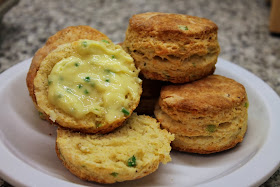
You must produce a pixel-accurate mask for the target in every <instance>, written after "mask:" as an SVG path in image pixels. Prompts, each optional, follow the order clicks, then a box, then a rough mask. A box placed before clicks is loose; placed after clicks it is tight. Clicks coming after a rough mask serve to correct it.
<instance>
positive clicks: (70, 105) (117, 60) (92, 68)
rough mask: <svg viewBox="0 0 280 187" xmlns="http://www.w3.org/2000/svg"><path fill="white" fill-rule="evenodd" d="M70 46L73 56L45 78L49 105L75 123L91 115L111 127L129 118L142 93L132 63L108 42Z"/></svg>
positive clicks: (81, 41)
mask: <svg viewBox="0 0 280 187" xmlns="http://www.w3.org/2000/svg"><path fill="white" fill-rule="evenodd" d="M72 46H73V47H74V49H75V51H76V53H74V54H73V56H70V57H68V58H65V59H62V60H61V61H59V62H58V63H57V64H56V65H55V66H54V67H53V69H52V71H51V73H50V75H49V77H48V81H49V88H48V99H49V101H50V103H51V104H53V105H55V106H57V107H58V108H60V109H62V110H63V111H64V112H66V113H67V114H69V115H71V116H73V117H75V118H77V119H81V118H83V117H84V116H86V115H87V114H89V113H93V114H95V115H96V116H99V117H102V118H104V119H105V121H107V122H109V123H110V122H113V121H114V120H116V119H117V118H120V117H123V116H124V115H128V114H127V111H128V110H129V107H130V101H131V99H132V100H135V99H136V98H137V97H139V89H141V85H140V83H141V80H140V79H139V78H138V73H139V70H137V69H136V68H135V66H134V63H133V59H132V58H131V57H130V56H129V55H128V54H126V53H125V52H124V51H123V49H122V48H121V47H120V46H115V45H114V44H112V43H108V42H107V41H91V40H80V41H77V42H74V43H73V44H72ZM128 98H130V99H128Z"/></svg>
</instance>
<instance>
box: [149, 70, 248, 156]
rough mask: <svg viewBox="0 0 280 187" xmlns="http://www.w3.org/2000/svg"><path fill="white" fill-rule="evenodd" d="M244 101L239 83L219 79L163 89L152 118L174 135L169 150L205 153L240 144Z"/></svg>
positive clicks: (220, 77) (245, 124)
mask: <svg viewBox="0 0 280 187" xmlns="http://www.w3.org/2000/svg"><path fill="white" fill-rule="evenodd" d="M247 110H248V100H247V94H246V90H245V88H244V86H243V85H241V84H240V83H238V82H236V81H234V80H232V79H229V78H226V77H223V76H220V75H210V76H208V77H206V78H204V79H201V80H198V81H195V82H192V83H188V84H184V85H168V86H164V87H163V88H162V90H161V93H160V98H159V102H158V104H157V106H156V108H155V116H156V118H157V119H158V120H159V121H160V123H161V126H162V127H163V128H165V129H167V130H168V131H169V132H171V133H174V134H175V140H174V141H173V142H172V148H173V149H176V150H180V151H186V152H193V153H200V154H208V153H214V152H219V151H223V150H226V149H229V148H232V147H234V146H235V145H236V144H237V143H239V142H242V140H243V137H244V135H245V132H246V129H247V118H248V114H247Z"/></svg>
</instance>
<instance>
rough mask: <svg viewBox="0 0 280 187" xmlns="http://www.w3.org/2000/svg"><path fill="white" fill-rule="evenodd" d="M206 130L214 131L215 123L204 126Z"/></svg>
mask: <svg viewBox="0 0 280 187" xmlns="http://www.w3.org/2000/svg"><path fill="white" fill-rule="evenodd" d="M206 129H207V131H208V132H215V131H216V126H215V125H207V127H206Z"/></svg>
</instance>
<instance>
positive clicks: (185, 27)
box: [178, 25, 189, 31]
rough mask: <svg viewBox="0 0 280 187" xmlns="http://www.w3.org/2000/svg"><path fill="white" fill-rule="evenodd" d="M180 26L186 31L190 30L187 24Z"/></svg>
mask: <svg viewBox="0 0 280 187" xmlns="http://www.w3.org/2000/svg"><path fill="white" fill-rule="evenodd" d="M178 27H179V29H181V30H185V31H187V30H189V28H188V27H187V26H185V25H178Z"/></svg>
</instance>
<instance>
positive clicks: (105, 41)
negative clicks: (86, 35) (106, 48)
mask: <svg viewBox="0 0 280 187" xmlns="http://www.w3.org/2000/svg"><path fill="white" fill-rule="evenodd" d="M101 41H102V42H104V43H107V44H108V43H109V41H107V40H101Z"/></svg>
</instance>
